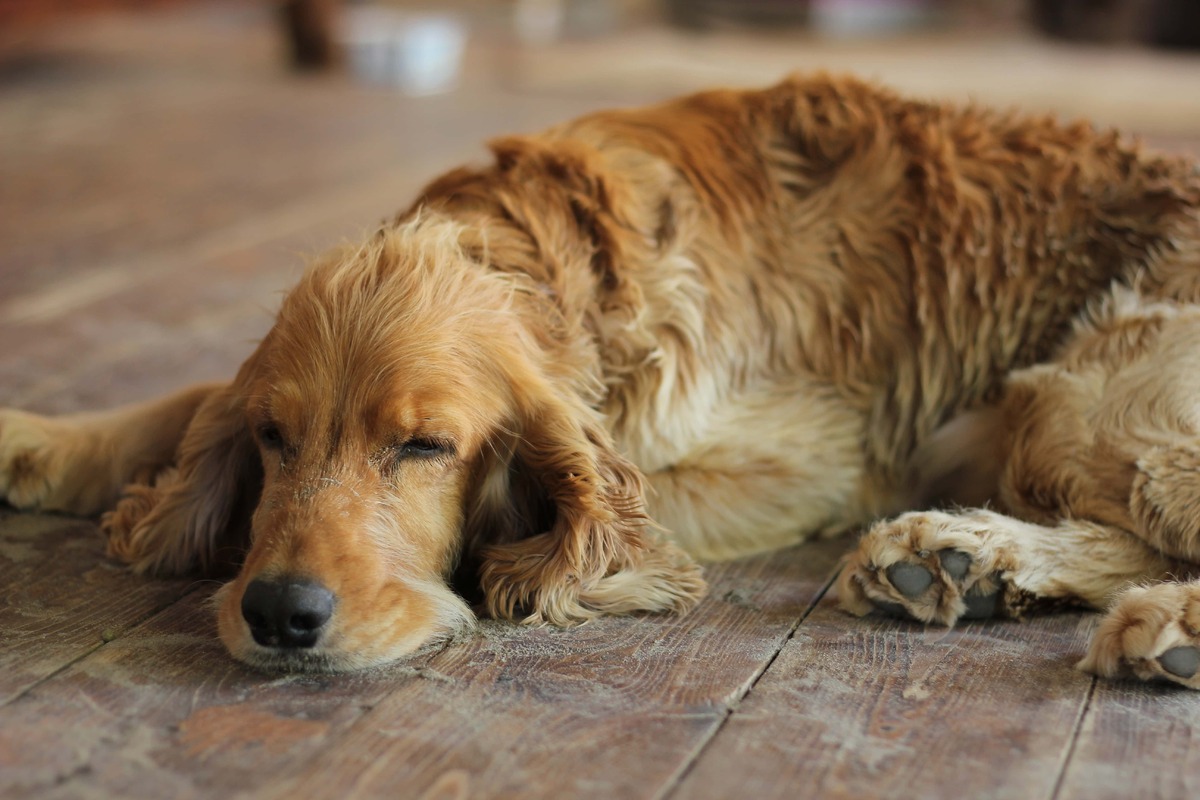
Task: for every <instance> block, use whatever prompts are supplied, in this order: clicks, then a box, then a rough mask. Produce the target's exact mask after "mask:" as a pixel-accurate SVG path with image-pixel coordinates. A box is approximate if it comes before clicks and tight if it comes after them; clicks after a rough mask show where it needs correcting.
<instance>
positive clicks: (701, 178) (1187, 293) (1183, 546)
mask: <svg viewBox="0 0 1200 800" xmlns="http://www.w3.org/2000/svg"><path fill="white" fill-rule="evenodd" d="M492 150H493V154H494V160H493V162H492V163H490V164H488V165H486V166H483V167H480V168H470V169H467V168H464V169H460V170H456V171H453V172H451V173H449V174H447V175H445V176H443V177H442V178H440V179H438V180H436V181H435V182H434V183H433V184H431V185H430V186H429V187H427V188H426V189H425V191H424V192H423V193H422V194H421V196H420V197H419V199H418V200H417V201H416V203H415V204H414V205H413V206H412V208H411V209H410V210H408V211H406V212H404V213H402V214H401V215H400V216H399V217H398V218H397V219H396V221H395V223H394V224H392V225H389V226H387V227H386V228H385V229H383V230H380V231H379V232H378V233H376V234H375V235H374V236H372V237H370V238H369V240H368V241H366V242H365V243H362V244H358V245H353V246H346V247H342V248H339V249H336V250H334V251H333V252H331V253H329V254H327V255H325V256H324V257H322V258H320V259H318V260H317V261H316V262H315V263H314V264H313V265H312V266H311V267H310V269H309V270H308V271H307V273H306V275H305V276H304V277H303V278H302V280H301V281H300V283H299V285H298V286H297V287H296V288H295V289H293V290H292V292H291V293H290V294H289V295H288V296H287V298H286V299H285V301H284V303H283V306H282V308H281V310H280V312H279V315H278V318H277V320H276V322H275V325H274V327H273V328H272V329H271V331H270V332H269V333H268V334H267V336H266V337H265V338H264V339H263V341H262V343H261V344H260V345H259V347H258V348H257V350H256V351H255V352H254V354H253V355H251V356H250V358H249V359H248V360H247V361H246V363H245V364H244V365H243V366H242V368H241V369H240V371H239V372H238V374H237V376H236V377H235V378H234V380H233V381H232V382H231V383H229V384H227V385H218V386H206V387H198V388H195V389H191V390H188V391H187V392H184V393H181V394H178V395H174V396H172V397H168V398H165V399H163V400H160V401H158V402H155V403H151V404H149V405H145V406H139V407H133V408H126V409H118V410H116V411H112V412H108V413H105V414H98V415H81V416H75V417H67V418H59V419H48V418H43V417H38V416H33V415H30V414H26V413H22V412H17V411H5V412H2V413H0V493H2V494H3V496H5V497H7V499H8V501H9V502H10V503H12V504H14V505H16V506H18V507H20V508H40V509H47V510H62V511H67V512H71V513H77V514H95V513H99V512H103V511H106V510H108V511H109V513H107V514H106V515H105V517H104V521H103V527H104V529H105V531H106V532H107V534H108V536H109V550H110V552H111V554H112V555H114V556H116V557H117V558H120V559H122V560H124V561H126V562H128V563H130V564H131V565H133V567H134V568H135V569H136V570H138V571H141V572H154V573H178V572H183V571H186V570H192V569H206V570H215V569H219V568H221V567H222V566H223V565H233V566H235V567H236V566H238V565H240V567H239V568H238V571H237V573H236V577H234V578H233V579H232V581H230V582H229V583H228V584H227V585H226V586H225V588H224V589H223V590H222V594H221V597H220V609H219V627H220V634H221V638H222V640H223V641H224V643H225V644H226V645H227V647H228V648H229V650H230V652H231V653H232V654H233V655H234V656H235V657H236V658H239V659H241V660H243V661H246V662H248V663H250V664H254V665H257V666H260V667H269V668H282V669H295V670H299V669H315V670H321V669H324V670H342V669H353V668H358V667H365V666H369V665H373V664H378V663H383V662H386V661H389V660H391V659H395V658H397V657H400V656H402V655H404V654H406V653H409V652H411V651H413V650H414V649H416V648H417V647H419V646H421V645H422V644H423V643H426V642H429V641H432V640H435V639H437V638H438V637H441V636H445V635H447V634H449V633H451V632H453V631H455V630H457V629H459V628H461V627H462V626H463V625H465V624H467V623H469V621H470V619H471V611H470V609H469V607H468V605H467V603H466V602H464V600H463V599H461V598H460V597H459V596H458V595H457V594H455V593H454V592H453V591H452V590H451V589H450V588H449V584H448V581H449V579H450V576H451V573H452V572H453V571H454V570H455V567H456V565H462V566H465V567H466V568H467V569H466V571H467V572H470V571H474V575H475V576H476V578H477V581H478V583H479V585H480V588H481V590H482V599H483V604H484V607H485V608H486V610H487V612H488V613H490V614H493V615H497V616H501V617H507V618H514V619H523V620H526V621H530V622H550V623H554V624H558V625H569V624H572V623H576V622H579V621H583V620H587V619H589V618H591V617H594V616H596V615H598V614H612V613H624V612H632V611H638V610H647V611H677V612H682V611H685V610H687V609H688V608H690V607H691V606H693V605H694V604H695V603H696V602H697V601H698V600H699V599H700V598H701V597H702V596H703V594H704V591H705V586H704V582H703V580H702V577H701V572H700V569H699V567H698V566H697V564H696V561H695V560H694V559H700V560H704V559H719V558H730V557H734V556H738V555H741V554H745V553H750V552H754V551H761V550H767V549H771V548H777V547H781V546H784V545H788V544H792V543H795V542H799V541H801V540H803V539H805V538H808V537H811V536H814V535H832V534H837V533H840V532H843V531H846V530H848V529H852V528H855V527H857V526H861V525H863V524H866V523H868V522H870V521H872V520H875V519H877V518H880V517H883V516H887V515H891V514H895V513H899V512H902V511H907V510H911V509H917V508H922V507H926V505H927V504H928V502H929V501H930V500H931V499H932V496H933V495H935V494H937V495H940V496H941V497H942V498H943V499H959V500H963V499H978V498H984V497H989V496H991V495H993V494H995V493H996V492H995V491H994V485H995V484H997V483H998V482H997V481H996V476H997V474H998V473H999V472H1000V469H999V467H1000V466H1001V465H1003V476H1004V480H1003V482H1002V483H1003V491H1001V492H1000V493H999V494H1000V500H999V501H998V502H1001V503H1002V505H1001V507H1002V508H1003V509H1004V510H1005V511H1007V512H1009V513H1012V514H1014V515H1016V516H1019V517H1022V518H1023V519H1024V520H1026V521H1023V522H1018V521H1017V520H1016V519H1012V518H1008V517H1002V516H999V515H998V514H995V513H994V512H985V511H978V512H965V513H963V514H959V515H941V516H938V515H934V514H927V515H925V516H921V517H913V516H905V517H901V518H900V520H899V521H897V522H896V523H894V524H893V525H892V526H890V527H877V528H875V529H874V530H873V532H872V533H871V534H870V535H869V536H868V537H867V538H866V539H865V541H864V544H863V546H862V549H860V551H859V552H858V553H857V554H856V555H855V556H853V557H852V561H851V565H850V567H849V569H848V570H847V572H846V573H845V577H844V579H843V581H842V591H843V597H844V598H845V600H846V602H847V603H848V604H849V605H850V607H851V608H853V609H854V610H856V611H863V610H866V609H867V608H868V607H869V600H870V599H875V600H877V601H879V602H883V603H889V602H890V603H899V604H900V605H905V604H907V610H908V612H909V613H912V614H914V615H915V616H917V617H920V618H922V619H927V620H932V621H938V622H942V623H947V624H949V623H951V622H953V621H954V619H955V618H956V616H957V614H958V613H961V608H960V605H961V604H962V603H963V602H965V601H963V600H962V599H961V597H960V595H965V594H969V593H970V592H975V594H977V595H983V596H986V590H988V589H991V588H995V587H994V586H993V584H994V585H995V586H1000V585H1003V587H1004V595H1003V603H1002V604H1000V605H1001V608H1000V610H999V613H1011V614H1017V613H1019V612H1021V611H1022V610H1023V609H1029V608H1033V607H1036V606H1037V605H1038V603H1039V602H1040V601H1042V600H1047V599H1060V598H1061V599H1078V600H1081V601H1084V602H1088V603H1091V604H1093V605H1096V606H1098V607H1102V606H1104V605H1105V604H1107V603H1108V602H1110V600H1111V599H1112V597H1113V596H1114V595H1115V593H1116V592H1117V591H1118V590H1119V589H1120V588H1121V587H1122V586H1124V585H1126V584H1128V583H1129V582H1131V581H1144V580H1149V579H1157V578H1161V577H1163V576H1165V575H1167V574H1174V573H1173V570H1175V569H1177V567H1176V565H1175V562H1174V561H1170V560H1169V559H1172V558H1174V559H1183V560H1195V553H1196V548H1197V547H1200V542H1198V541H1197V539H1196V533H1195V525H1193V526H1192V527H1190V528H1188V527H1187V526H1186V525H1184V524H1183V522H1184V520H1185V518H1186V516H1187V515H1186V509H1187V507H1188V506H1189V504H1190V503H1192V502H1193V498H1194V497H1195V496H1196V495H1195V494H1194V493H1189V492H1191V486H1192V485H1193V484H1192V483H1190V482H1189V480H1190V479H1189V475H1190V474H1191V473H1189V471H1188V470H1189V469H1191V468H1192V465H1194V464H1195V458H1196V457H1195V456H1193V455H1192V452H1193V451H1192V450H1189V449H1188V448H1189V447H1191V446H1192V445H1191V444H1190V443H1191V442H1192V438H1191V437H1194V435H1195V434H1194V429H1193V422H1192V419H1193V416H1194V415H1193V413H1192V411H1191V408H1192V406H1191V405H1189V403H1190V400H1189V392H1188V386H1189V384H1188V382H1187V381H1188V380H1190V377H1188V378H1185V377H1178V376H1176V375H1174V374H1172V371H1173V370H1179V371H1181V372H1185V371H1186V366H1187V365H1188V364H1190V361H1189V359H1190V358H1191V357H1192V355H1191V354H1192V353H1193V352H1195V350H1194V348H1192V347H1191V346H1190V340H1189V338H1188V337H1189V336H1190V335H1193V331H1195V330H1200V328H1196V327H1195V323H1194V322H1192V320H1193V319H1194V312H1193V309H1192V308H1191V307H1190V306H1188V305H1187V304H1188V303H1190V302H1192V301H1194V300H1196V297H1197V295H1198V294H1200V281H1198V280H1197V277H1198V276H1200V269H1198V267H1200V221H1198V215H1197V209H1198V208H1200V175H1198V174H1197V172H1196V170H1195V168H1194V166H1193V165H1192V164H1191V163H1190V162H1188V161H1186V160H1183V159H1170V158H1165V157H1158V156H1154V155H1149V154H1145V153H1142V152H1140V151H1139V149H1138V148H1137V146H1136V145H1135V144H1130V143H1128V142H1125V141H1123V140H1121V139H1120V138H1119V137H1118V136H1116V135H1115V134H1113V133H1109V132H1101V131H1096V130H1094V129H1093V128H1091V127H1090V126H1088V125H1086V124H1073V125H1062V124H1059V123H1057V122H1055V121H1054V120H1051V119H1048V118H1047V119H1043V118H1028V117H1022V116H1018V115H1013V114H999V113H994V112H991V111H987V110H983V109H979V108H956V107H951V106H947V105H938V104H930V103H922V102H914V101H911V100H907V99H903V98H900V97H898V96H896V95H894V94H892V93H890V92H887V91H885V90H881V89H879V88H877V87H875V86H872V85H869V84H866V83H862V82H858V81H855V80H852V79H842V78H829V77H826V76H816V77H808V78H805V77H800V78H794V79H791V80H788V81H785V82H783V83H781V84H779V85H777V86H775V87H772V88H769V89H765V90H762V91H743V92H734V91H716V92H708V93H704V94H699V95H694V96H691V97H686V98H683V99H680V100H676V101H673V102H669V103H665V104H662V105H659V106H655V107H651V108H644V109H637V110H622V111H610V112H604V113H598V114H593V115H590V116H587V117H584V118H581V119H579V120H576V121H574V122H570V123H567V124H564V125H561V126H559V127H556V128H553V129H551V130H548V131H545V132H543V133H541V134H538V135H534V136H526V137H516V138H508V139H503V140H500V141H497V142H494V143H493V144H492ZM1114 283H1115V284H1116V285H1118V286H1126V287H1132V286H1134V285H1135V284H1136V286H1137V289H1136V291H1134V290H1133V289H1128V288H1126V289H1120V288H1118V289H1117V290H1115V294H1114V293H1113V292H1114V290H1113V289H1112V286H1113V285H1114ZM1106 297H1107V298H1108V300H1107V301H1106V300H1105V299H1104V298H1106ZM1089 309H1090V310H1089ZM1081 315H1082V316H1081ZM1081 320H1082V321H1081ZM1073 325H1074V329H1073V328H1072V326H1073ZM1195 335H1200V334H1195ZM1051 358H1054V359H1055V360H1054V361H1053V362H1051V363H1049V364H1046V365H1043V366H1032V365H1035V364H1039V363H1041V362H1046V361H1048V360H1049V359H1051ZM1010 374H1011V375H1012V378H1011V380H1010V381H1008V383H1007V384H1006V382H1005V379H1006V377H1007V376H1009V375H1010ZM1191 396H1194V393H1192V395H1191ZM997 401H999V403H1000V404H999V405H998V406H995V405H991V406H989V404H993V403H996V402H997ZM981 408H983V409H985V410H979V409H981ZM989 408H990V410H986V409H989ZM992 431H999V432H1002V433H1003V436H999V440H1000V442H1001V443H1000V444H999V445H998V446H997V447H995V448H992V447H990V446H987V444H986V443H987V442H988V441H989V439H990V436H991V432H992ZM1097 431H1099V433H1097ZM997 435H998V434H997ZM964 449H965V450H968V451H969V452H968V454H967V456H966V457H964V456H963V451H964ZM964 475H969V476H970V477H971V480H968V481H962V480H947V478H955V477H959V478H961V476H964ZM955 483H958V484H965V485H961V486H954V485H953V484H955ZM122 492H124V494H123V499H120V500H119V502H118V498H121V497H122ZM110 509H111V510H110ZM1067 519H1069V520H1072V521H1070V522H1064V523H1062V524H1059V523H1060V520H1067ZM947 548H949V549H951V550H954V549H955V548H957V549H958V550H961V551H963V553H964V555H963V556H962V558H967V557H968V556H969V557H970V559H972V560H971V562H970V565H971V566H970V570H971V572H970V575H969V576H968V578H967V579H966V582H965V583H964V582H963V581H962V580H959V581H958V583H955V580H953V579H951V578H950V577H947V576H948V575H949V574H950V573H953V574H958V572H959V570H958V569H957V568H956V569H951V570H950V572H949V573H947V572H946V570H944V569H943V568H942V565H941V564H940V563H930V569H928V570H926V572H927V573H928V577H929V581H930V586H929V588H927V589H926V590H925V591H926V594H923V595H921V596H919V597H917V598H915V599H914V598H911V597H907V596H905V595H903V594H899V595H897V594H896V593H895V592H893V588H894V587H892V586H891V585H890V584H889V583H888V581H887V578H886V576H887V567H888V566H891V565H894V564H895V563H896V562H898V561H906V563H907V562H912V565H914V566H915V565H918V564H920V563H926V562H929V557H928V554H927V553H926V551H929V553H934V552H936V551H937V550H943V549H947ZM462 571H463V570H462V569H460V572H462ZM881 575H882V576H883V577H880V576H881ZM300 579H304V580H305V581H310V582H315V583H317V584H319V585H320V586H321V587H323V589H322V591H324V592H326V595H327V596H328V597H332V598H333V605H332V606H331V609H332V610H331V611H330V616H329V617H328V619H327V621H324V622H320V624H319V626H318V627H315V628H313V630H312V631H310V632H311V633H313V636H315V637H317V638H312V637H310V638H309V639H306V640H305V643H304V644H303V645H301V646H288V647H283V646H277V645H276V644H274V643H273V642H274V641H275V640H268V642H267V644H263V643H261V642H260V641H259V640H258V639H257V638H256V635H255V634H253V633H252V631H251V627H252V626H253V625H254V624H255V623H254V622H253V621H252V615H251V614H250V612H248V611H247V610H246V609H247V605H246V604H247V603H248V602H250V601H249V600H248V593H253V591H252V587H253V586H255V585H256V584H259V583H262V582H266V583H269V584H270V585H272V586H283V585H291V584H289V583H288V582H289V581H293V580H296V581H298V580H300ZM976 584H978V586H976ZM281 591H282V590H281ZM1191 592H1192V587H1190V586H1183V585H1179V584H1161V585H1158V586H1151V587H1149V588H1145V589H1137V590H1133V591H1132V593H1128V594H1125V595H1122V596H1121V600H1120V602H1119V605H1118V606H1117V608H1116V609H1115V610H1114V611H1113V613H1112V615H1110V617H1109V619H1108V620H1107V621H1106V622H1105V623H1104V627H1103V628H1102V631H1101V635H1100V636H1099V638H1098V640H1097V641H1098V645H1097V649H1096V650H1095V651H1094V652H1093V656H1092V657H1090V660H1089V662H1088V666H1089V667H1090V668H1092V669H1095V670H1098V671H1101V672H1103V673H1105V674H1112V673H1115V672H1116V670H1117V669H1118V668H1120V667H1122V666H1124V665H1133V666H1134V667H1135V668H1139V669H1140V667H1139V666H1138V665H1142V664H1144V663H1146V658H1147V657H1149V658H1150V660H1151V661H1154V658H1156V657H1157V656H1158V655H1160V654H1161V653H1162V652H1164V651H1163V650H1159V651H1157V652H1152V651H1154V648H1155V647H1157V646H1158V645H1157V644H1155V645H1154V646H1151V647H1149V649H1147V646H1146V644H1145V643H1146V641H1148V640H1150V639H1153V640H1154V642H1158V641H1159V640H1160V639H1162V637H1163V636H1166V634H1165V633H1163V632H1164V631H1167V630H1168V629H1169V630H1171V631H1178V632H1179V634H1178V636H1176V637H1175V638H1174V639H1171V640H1170V642H1169V643H1168V644H1170V645H1171V647H1178V646H1180V644H1179V643H1186V644H1187V646H1194V645H1196V644H1197V643H1198V642H1200V639H1197V636H1196V633H1197V632H1196V628H1195V627H1194V625H1193V620H1195V619H1196V618H1197V617H1200V610H1198V608H1200V606H1196V605H1195V604H1192V603H1190V601H1188V600H1187V598H1190V597H1192V596H1196V597H1197V598H1198V599H1200V590H1197V591H1196V592H1195V593H1192V594H1189V593H1191ZM289 596H290V595H289ZM1010 596H1011V599H1010ZM1181 598H1183V599H1181ZM289 602H291V601H290V600H289ZM889 607H891V606H889ZM314 624H315V623H314ZM310 627H311V626H310ZM1131 631H1132V632H1134V633H1131ZM1135 634H1136V635H1135ZM1172 635H1174V634H1172ZM1156 636H1157V637H1158V638H1155V637H1156ZM1147 654H1149V656H1147ZM1185 655H1187V654H1186V653H1185ZM1155 663H1157V662H1155ZM1171 663H1172V664H1174V663H1175V662H1171ZM1175 677H1176V678H1178V676H1175Z"/></svg>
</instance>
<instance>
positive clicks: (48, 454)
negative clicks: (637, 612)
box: [0, 408, 63, 510]
mask: <svg viewBox="0 0 1200 800" xmlns="http://www.w3.org/2000/svg"><path fill="white" fill-rule="evenodd" d="M54 441H55V430H54V423H53V421H52V420H48V419H46V418H44V417H39V416H37V415H35V414H28V413H26V412H24V411H17V410H15V409H7V408H6V409H0V499H3V500H5V501H6V502H8V503H9V504H10V505H12V506H14V507H16V508H19V509H22V510H34V509H41V508H45V507H46V505H47V503H48V501H49V500H50V499H51V498H53V497H54V495H55V493H56V492H57V489H58V486H59V483H60V481H61V479H62V472H63V469H62V466H63V465H62V464H61V461H62V459H61V458H58V457H57V456H56V453H55V449H54Z"/></svg>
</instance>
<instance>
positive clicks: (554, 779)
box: [270, 542, 844, 798]
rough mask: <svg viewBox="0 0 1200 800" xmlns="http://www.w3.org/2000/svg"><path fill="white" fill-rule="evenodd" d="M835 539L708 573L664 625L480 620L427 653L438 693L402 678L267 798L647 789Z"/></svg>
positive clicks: (793, 610) (756, 660)
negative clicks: (533, 625)
mask: <svg viewBox="0 0 1200 800" xmlns="http://www.w3.org/2000/svg"><path fill="white" fill-rule="evenodd" d="M843 547H844V543H843V542H824V543H820V544H813V545H810V546H808V547H801V548H797V549H793V550H789V551H785V552H782V553H778V554H774V555H768V556H762V557H758V558H754V559H750V560H747V561H743V562H739V563H735V564H727V565H721V566H719V567H715V568H713V569H712V571H711V572H710V579H711V580H712V587H713V592H712V596H711V597H710V598H709V599H708V600H706V601H705V602H704V603H703V604H702V605H701V606H700V607H699V608H697V609H696V610H695V611H693V612H692V613H691V614H689V615H688V616H687V617H686V618H684V619H682V620H679V621H674V620H670V619H669V618H667V619H664V618H645V619H637V620H621V619H608V620H601V621H597V622H594V623H589V624H588V625H586V626H583V627H582V628H579V629H576V630H572V631H565V632H564V631H559V630H554V629H552V628H541V629H538V630H534V631H525V632H521V633H520V634H519V635H518V636H512V635H510V634H511V632H512V629H511V628H509V627H507V626H501V627H496V626H494V625H489V626H487V627H486V628H485V630H489V631H493V632H495V633H494V634H493V636H491V637H489V638H488V639H486V640H482V641H479V640H477V641H475V642H472V643H468V644H467V645H466V646H465V647H456V648H450V649H448V650H446V651H445V652H444V653H441V654H439V655H438V656H437V657H436V658H434V659H433V660H432V661H431V662H430V667H431V668H433V669H435V670H437V671H438V672H439V673H440V674H442V675H445V676H446V678H447V679H448V680H450V681H452V683H451V684H450V685H449V688H447V687H443V686H439V685H437V684H434V683H430V682H425V683H419V684H418V683H413V684H409V685H406V686H405V687H403V688H402V689H401V690H399V691H397V692H396V693H395V694H394V695H392V696H390V697H388V698H387V700H385V701H384V702H383V703H382V704H381V705H380V706H379V707H378V708H376V709H374V710H373V711H372V712H371V713H370V714H368V715H367V716H366V717H365V718H364V719H363V721H362V724H360V725H358V726H356V727H355V729H354V730H353V731H352V732H351V734H350V735H349V736H347V737H346V738H345V739H343V740H341V741H338V742H337V743H335V744H333V745H332V746H331V747H330V748H329V749H328V750H326V751H323V752H322V753H321V755H320V757H319V758H318V759H317V760H316V761H315V762H314V763H313V764H312V765H311V766H309V767H308V768H307V769H306V770H305V771H304V772H303V773H302V774H300V775H299V776H297V777H296V778H295V780H294V781H288V782H284V783H283V784H282V785H281V786H279V787H277V788H275V789H274V790H273V791H272V792H271V793H270V796H272V797H279V798H284V797H288V796H293V795H294V793H295V792H297V791H299V790H301V789H303V790H304V791H311V792H314V793H316V794H325V795H328V794H331V793H334V792H337V791H346V792H352V793H356V794H360V795H362V796H382V795H384V794H387V793H389V792H395V791H398V792H399V793H400V794H403V795H405V796H410V797H442V796H446V797H654V796H656V795H658V794H660V793H662V792H664V791H665V790H666V789H668V788H669V787H670V785H671V784H672V783H673V781H674V780H675V777H676V776H677V775H678V773H679V771H680V770H681V769H682V768H683V767H684V766H685V765H686V764H687V762H688V760H690V758H691V755H692V753H693V752H695V751H696V750H697V749H698V748H699V747H700V746H702V745H703V743H704V742H705V741H706V739H707V738H708V737H709V736H711V734H712V732H713V731H715V730H716V728H717V727H719V725H720V724H721V722H722V721H723V720H724V718H725V716H726V715H727V714H728V713H729V711H730V710H731V709H732V708H733V707H734V706H735V705H736V703H737V702H738V701H739V699H740V698H741V696H742V695H743V694H744V692H745V691H746V689H747V688H748V687H749V686H750V684H751V683H752V681H753V680H754V679H755V678H756V677H757V676H758V674H759V673H760V672H761V670H762V669H763V668H764V667H765V666H766V664H767V663H768V662H769V661H770V659H771V658H773V657H774V655H775V653H776V652H777V650H778V648H779V646H780V645H781V644H782V642H783V641H784V639H785V638H786V636H787V635H788V633H789V632H790V631H791V630H792V628H793V627H794V626H795V624H796V623H797V622H798V621H799V619H800V618H801V616H802V615H803V614H804V613H805V612H806V610H807V608H808V606H809V604H810V603H812V602H813V601H815V599H816V598H817V596H819V594H820V592H821V591H822V589H823V587H824V586H825V584H826V582H827V580H828V579H829V578H830V577H831V570H832V567H833V564H834V561H835V559H836V557H837V555H838V554H839V553H840V551H841V549H842V548H843ZM380 731H382V732H384V733H385V735H384V736H383V737H380V736H379V732H380Z"/></svg>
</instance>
